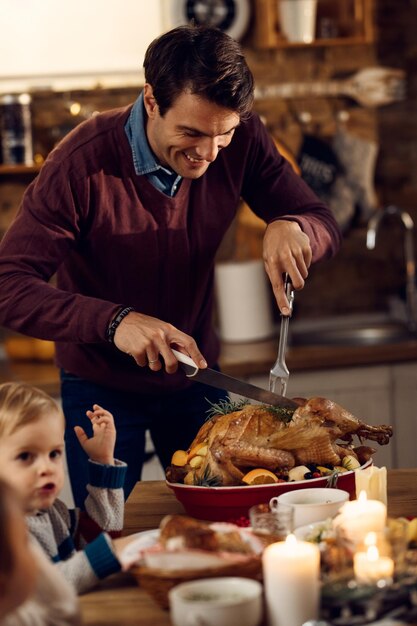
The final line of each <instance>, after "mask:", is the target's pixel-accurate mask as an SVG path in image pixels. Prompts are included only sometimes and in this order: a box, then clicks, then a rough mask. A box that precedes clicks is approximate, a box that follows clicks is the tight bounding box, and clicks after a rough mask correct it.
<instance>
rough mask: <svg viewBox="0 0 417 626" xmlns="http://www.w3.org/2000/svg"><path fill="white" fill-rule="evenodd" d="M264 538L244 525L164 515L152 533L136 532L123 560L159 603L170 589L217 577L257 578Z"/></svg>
mask: <svg viewBox="0 0 417 626" xmlns="http://www.w3.org/2000/svg"><path fill="white" fill-rule="evenodd" d="M265 545H266V543H265V540H264V539H263V538H262V537H260V536H258V535H256V534H255V533H253V532H252V531H251V529H249V528H240V527H238V526H236V525H235V524H230V523H225V522H214V523H208V522H203V521H200V520H196V519H193V518H191V517H188V516H186V515H167V516H165V517H164V518H163V520H162V521H161V524H160V527H159V529H157V530H154V531H147V532H146V533H138V535H137V539H135V540H134V541H133V542H132V543H131V544H130V545H129V546H128V547H127V548H126V549H125V551H124V553H123V555H122V562H123V564H124V566H125V567H126V566H127V567H129V568H130V571H131V572H132V573H133V575H134V576H135V578H136V580H137V581H138V583H139V584H140V586H141V587H142V588H143V589H145V590H146V591H147V592H148V593H149V594H150V595H151V596H152V597H153V598H154V599H155V600H156V601H157V602H158V603H159V604H160V605H161V606H163V607H165V608H166V607H167V606H168V592H169V590H170V589H172V587H174V586H175V585H177V584H179V583H180V582H185V581H189V580H195V579H199V578H212V577H217V576H243V577H247V578H259V577H260V576H261V572H262V562H261V555H262V551H263V549H264V547H265Z"/></svg>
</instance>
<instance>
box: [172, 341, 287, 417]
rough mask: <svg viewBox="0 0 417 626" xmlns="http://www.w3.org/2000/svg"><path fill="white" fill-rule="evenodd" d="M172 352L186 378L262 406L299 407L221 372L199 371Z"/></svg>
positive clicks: (281, 397)
mask: <svg viewBox="0 0 417 626" xmlns="http://www.w3.org/2000/svg"><path fill="white" fill-rule="evenodd" d="M171 349H172V352H173V353H174V354H175V356H176V358H177V359H178V361H179V363H180V366H181V368H182V369H183V370H184V372H185V374H186V376H187V378H191V379H193V380H195V381H198V382H199V383H204V384H206V385H210V386H211V387H217V388H218V389H225V390H226V391H231V392H232V393H236V394H237V395H239V396H243V397H244V398H250V399H251V400H257V401H258V402H262V403H263V404H270V405H272V406H279V407H283V408H286V409H296V408H297V407H298V406H299V405H298V404H297V403H296V402H294V400H291V398H286V397H285V396H280V395H278V394H277V393H272V391H268V390H267V389H262V387H257V386H256V385H252V384H251V383H246V382H244V381H243V380H239V379H238V378H233V377H232V376H229V375H228V374H223V372H217V371H216V370H213V369H211V368H209V367H207V368H205V369H200V368H199V367H198V366H197V365H196V363H194V361H193V360H192V359H191V358H190V357H189V356H187V355H185V354H182V352H178V350H174V349H173V348H171Z"/></svg>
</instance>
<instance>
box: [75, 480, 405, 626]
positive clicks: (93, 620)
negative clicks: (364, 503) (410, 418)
mask: <svg viewBox="0 0 417 626" xmlns="http://www.w3.org/2000/svg"><path fill="white" fill-rule="evenodd" d="M175 513H180V514H181V513H182V514H184V513H185V511H184V508H183V506H182V505H181V504H180V503H179V502H178V501H177V500H176V498H175V496H174V494H173V492H172V491H171V490H170V489H169V488H168V487H167V485H166V483H165V482H163V481H145V482H139V483H137V485H136V487H135V489H134V490H133V492H132V493H131V495H130V496H129V499H128V500H127V502H126V510H125V525H124V534H126V535H128V534H132V533H137V532H141V531H144V530H149V529H155V528H158V526H159V523H160V521H161V519H162V518H163V517H164V516H165V515H169V514H175ZM388 515H390V516H391V517H416V516H417V468H416V469H398V470H388ZM80 603H81V612H82V616H83V622H84V624H87V625H89V626H171V625H172V622H171V620H170V617H169V612H168V611H165V610H163V609H162V608H161V607H159V606H158V604H156V603H155V602H154V600H153V599H152V598H151V597H150V596H149V595H148V594H147V593H146V592H145V591H144V590H143V589H141V588H140V587H139V586H138V584H137V583H136V580H135V578H134V577H133V576H132V575H131V574H129V573H120V574H115V575H113V576H111V577H109V578H108V579H106V580H105V581H103V582H102V583H101V584H100V585H99V586H98V587H97V588H95V589H94V590H93V591H91V592H89V593H86V594H84V595H82V596H80Z"/></svg>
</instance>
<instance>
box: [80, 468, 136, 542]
mask: <svg viewBox="0 0 417 626" xmlns="http://www.w3.org/2000/svg"><path fill="white" fill-rule="evenodd" d="M88 465H89V472H90V477H89V484H88V485H87V491H88V496H87V498H86V501H85V510H86V512H87V514H88V516H89V517H90V518H91V519H92V520H93V521H94V522H95V523H96V524H97V525H98V526H99V528H100V529H101V530H105V531H108V532H111V531H121V530H122V529H123V520H124V493H123V485H124V481H125V476H126V471H127V465H126V463H123V462H122V461H118V460H117V459H115V464H114V465H102V464H100V463H95V462H94V461H91V460H89V463H88ZM80 534H81V535H83V531H82V529H80Z"/></svg>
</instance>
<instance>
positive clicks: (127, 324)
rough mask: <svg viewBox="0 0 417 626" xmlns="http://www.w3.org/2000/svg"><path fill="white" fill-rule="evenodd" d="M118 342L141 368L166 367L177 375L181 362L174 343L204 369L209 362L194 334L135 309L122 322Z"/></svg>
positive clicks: (119, 327) (116, 338) (154, 368)
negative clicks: (173, 349) (188, 333)
mask: <svg viewBox="0 0 417 626" xmlns="http://www.w3.org/2000/svg"><path fill="white" fill-rule="evenodd" d="M114 344H115V346H116V347H117V348H118V349H119V350H120V351H121V352H125V353H126V354H129V355H130V356H132V357H133V358H134V359H135V361H136V363H137V364H138V365H139V366H140V367H146V366H149V368H150V369H151V370H153V371H154V372H158V371H159V370H160V369H161V368H162V363H161V360H160V357H162V359H163V360H164V363H165V371H166V372H167V373H168V374H173V373H174V372H176V371H177V369H178V361H177V359H176V357H175V356H174V354H173V352H172V350H171V346H172V347H173V348H175V349H176V350H179V351H180V352H183V353H184V354H187V355H188V356H190V357H191V358H192V359H193V361H194V362H195V363H197V364H198V366H199V367H200V368H201V369H204V368H205V367H207V363H206V361H205V359H204V357H203V355H202V354H201V352H200V350H199V349H198V347H197V344H196V342H195V341H194V339H193V338H192V337H190V336H189V335H186V334H185V333H183V332H181V331H180V330H178V328H175V326H172V324H168V323H167V322H163V321H162V320H160V319H157V318H156V317H150V316H149V315H143V314H142V313H137V312H136V311H131V312H130V313H129V314H128V315H127V316H126V317H125V318H124V319H123V320H122V321H121V322H120V324H119V326H118V327H117V329H116V332H115V334H114Z"/></svg>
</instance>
